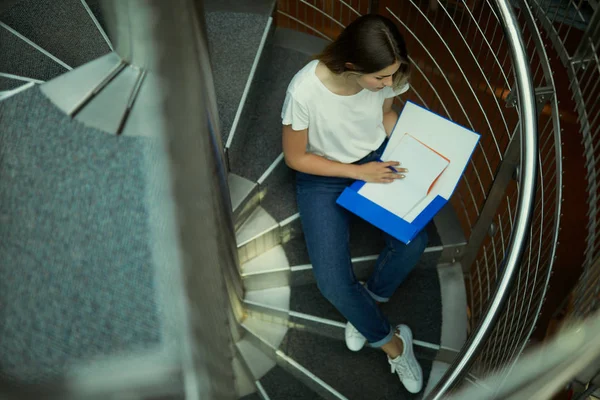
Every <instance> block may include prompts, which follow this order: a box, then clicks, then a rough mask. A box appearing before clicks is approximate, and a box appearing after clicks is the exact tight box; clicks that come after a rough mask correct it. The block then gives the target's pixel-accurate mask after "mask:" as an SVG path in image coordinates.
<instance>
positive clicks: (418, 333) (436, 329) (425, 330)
mask: <svg viewBox="0 0 600 400" xmlns="http://www.w3.org/2000/svg"><path fill="white" fill-rule="evenodd" d="M381 308H382V310H383V312H384V314H385V315H387V317H388V318H389V321H390V323H391V324H393V325H395V324H399V323H404V324H407V325H408V326H410V328H411V329H412V331H413V335H414V337H415V339H418V340H422V341H425V342H428V343H433V344H439V343H440V340H441V335H442V302H441V291H440V282H439V278H438V273H437V268H436V267H435V261H432V260H422V261H420V262H419V264H418V265H417V267H416V268H415V269H414V270H413V272H411V274H410V275H409V276H408V277H407V279H406V281H404V282H403V283H402V285H400V287H399V288H398V290H397V291H396V293H395V294H394V295H393V296H392V298H391V299H390V301H389V302H388V303H386V304H382V305H381ZM290 310H293V311H295V312H300V313H303V314H309V315H313V316H316V317H320V318H326V319H330V320H334V321H339V322H346V320H345V318H344V317H343V316H342V315H341V314H340V313H339V311H337V309H336V308H335V307H334V306H333V305H332V304H331V303H329V301H327V299H325V297H323V295H322V294H321V292H320V291H319V289H318V288H317V286H316V285H315V284H309V285H302V286H295V287H294V288H293V290H292V292H291V297H290Z"/></svg>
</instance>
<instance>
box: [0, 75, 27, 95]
mask: <svg viewBox="0 0 600 400" xmlns="http://www.w3.org/2000/svg"><path fill="white" fill-rule="evenodd" d="M27 83H28V82H27V81H22V80H20V79H10V78H5V77H3V76H0V92H3V91H6V90H12V89H16V88H18V87H19V86H23V85H26V84H27Z"/></svg>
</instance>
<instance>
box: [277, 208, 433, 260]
mask: <svg viewBox="0 0 600 400" xmlns="http://www.w3.org/2000/svg"><path fill="white" fill-rule="evenodd" d="M425 229H426V230H427V233H428V234H429V244H428V247H435V246H441V243H440V242H439V236H438V235H437V233H436V230H435V225H434V224H432V223H430V224H429V225H427V227H426V228H425ZM384 245H385V241H384V239H383V235H382V233H381V231H380V230H378V229H377V228H375V227H374V226H373V225H371V224H369V223H368V222H366V221H364V220H362V219H360V218H358V217H357V218H354V219H353V222H352V225H351V227H350V254H351V255H352V257H353V258H354V257H363V256H371V255H376V254H379V253H380V252H381V250H382V249H383V246H384ZM283 248H284V250H285V253H286V256H287V258H288V262H289V265H290V266H295V265H304V264H310V259H309V257H308V250H307V249H306V242H305V240H304V237H303V236H300V237H297V238H294V239H292V240H290V241H288V242H287V243H285V244H283Z"/></svg>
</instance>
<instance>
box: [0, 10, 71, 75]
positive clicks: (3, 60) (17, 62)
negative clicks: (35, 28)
mask: <svg viewBox="0 0 600 400" xmlns="http://www.w3.org/2000/svg"><path fill="white" fill-rule="evenodd" d="M0 22H2V19H1V16H0ZM0 48H2V56H1V57H0V72H2V73H5V74H11V75H17V76H21V77H24V78H31V79H37V80H40V81H47V80H50V79H52V78H54V77H56V76H58V75H61V74H64V73H65V72H67V71H68V70H67V69H66V68H65V67H63V66H62V65H60V64H58V63H57V62H55V61H54V60H52V59H51V58H49V57H47V56H46V55H44V54H43V53H41V52H40V51H38V50H37V49H36V48H35V47H33V46H31V45H29V44H28V43H27V42H25V41H24V40H22V39H20V38H19V37H18V36H16V35H15V34H13V33H12V32H10V31H9V30H8V29H6V28H5V27H2V26H0Z"/></svg>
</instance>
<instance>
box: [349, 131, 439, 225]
mask: <svg viewBox="0 0 600 400" xmlns="http://www.w3.org/2000/svg"><path fill="white" fill-rule="evenodd" d="M388 150H389V151H388ZM382 160H383V161H399V162H400V167H401V168H407V169H408V172H407V173H405V175H406V177H405V178H404V179H398V180H396V181H394V182H392V183H367V184H365V185H363V187H362V188H361V189H360V190H359V191H358V192H359V193H360V194H361V195H362V196H364V197H366V198H367V199H369V200H371V201H372V202H374V203H376V204H378V205H380V206H381V207H383V208H385V209H387V210H388V211H390V212H392V213H394V214H395V215H397V216H399V217H401V218H403V217H404V216H406V215H407V214H408V213H409V212H410V211H411V210H412V209H413V208H414V207H415V206H417V205H418V204H419V203H421V202H422V200H423V199H424V198H425V197H427V191H428V190H429V188H430V187H431V185H432V183H433V182H434V181H435V179H436V178H437V177H438V176H440V174H441V173H442V172H443V171H444V170H445V169H446V167H447V166H448V164H449V162H448V160H446V159H445V158H443V157H442V156H440V155H439V154H437V153H436V152H435V151H433V150H432V149H430V148H428V147H427V146H425V145H424V144H423V143H421V142H419V141H418V140H417V139H415V138H414V137H413V136H411V135H410V134H405V135H404V136H403V137H402V138H401V140H400V141H397V142H396V143H395V148H394V149H386V151H385V153H384V158H382Z"/></svg>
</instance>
